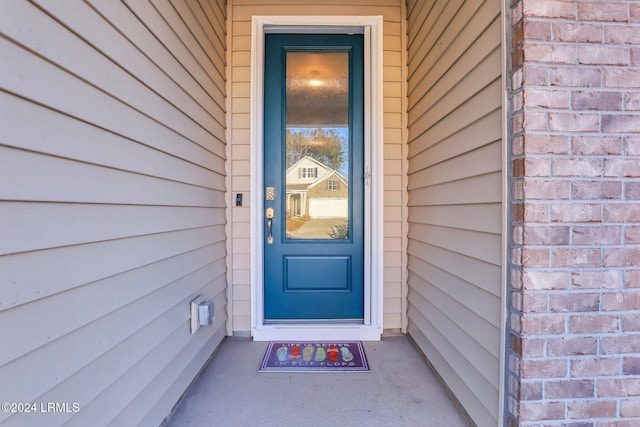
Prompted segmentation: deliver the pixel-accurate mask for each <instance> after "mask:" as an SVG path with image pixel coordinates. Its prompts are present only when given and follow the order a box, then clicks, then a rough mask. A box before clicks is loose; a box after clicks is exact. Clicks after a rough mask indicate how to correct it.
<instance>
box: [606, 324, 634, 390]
mask: <svg viewBox="0 0 640 427" xmlns="http://www.w3.org/2000/svg"><path fill="white" fill-rule="evenodd" d="M600 347H601V352H602V354H632V353H640V335H631V334H628V333H627V334H624V335H619V336H615V337H610V336H603V337H602V341H601V344H600ZM638 382H640V378H639V379H638Z"/></svg>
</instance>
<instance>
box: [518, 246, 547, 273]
mask: <svg viewBox="0 0 640 427" xmlns="http://www.w3.org/2000/svg"><path fill="white" fill-rule="evenodd" d="M550 255H551V254H550V253H549V249H530V248H523V249H522V266H523V267H529V268H533V267H550V266H551V262H550Z"/></svg>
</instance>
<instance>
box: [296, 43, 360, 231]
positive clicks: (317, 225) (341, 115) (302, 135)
mask: <svg viewBox="0 0 640 427" xmlns="http://www.w3.org/2000/svg"><path fill="white" fill-rule="evenodd" d="M285 99H286V138H285V143H286V149H285V156H286V158H285V159H284V160H285V164H286V168H287V170H286V175H285V187H286V188H285V193H286V229H287V234H286V236H287V239H347V238H349V206H350V202H349V200H350V189H349V175H350V167H349V152H350V149H349V144H350V135H349V52H347V51H289V52H287V54H286V98H285Z"/></svg>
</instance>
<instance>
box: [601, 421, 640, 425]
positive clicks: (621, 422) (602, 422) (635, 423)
mask: <svg viewBox="0 0 640 427" xmlns="http://www.w3.org/2000/svg"><path fill="white" fill-rule="evenodd" d="M598 427H638V420H630V421H611V422H607V421H600V422H598Z"/></svg>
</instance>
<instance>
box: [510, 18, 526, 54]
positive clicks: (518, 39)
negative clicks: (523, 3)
mask: <svg viewBox="0 0 640 427" xmlns="http://www.w3.org/2000/svg"><path fill="white" fill-rule="evenodd" d="M523 41H524V22H523V21H520V22H518V23H517V24H516V25H514V26H513V28H512V29H511V49H513V50H515V49H516V48H517V47H518V45H521V44H522V42H523Z"/></svg>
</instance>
